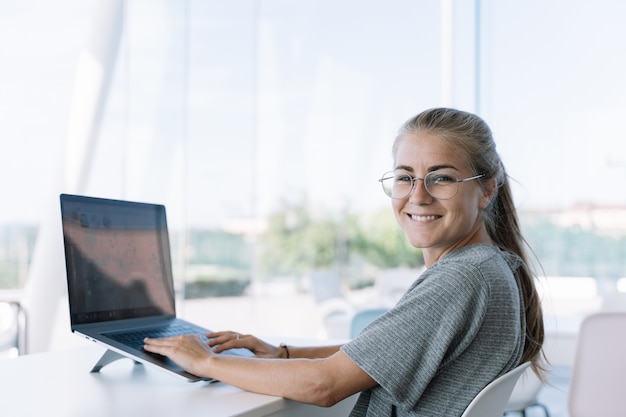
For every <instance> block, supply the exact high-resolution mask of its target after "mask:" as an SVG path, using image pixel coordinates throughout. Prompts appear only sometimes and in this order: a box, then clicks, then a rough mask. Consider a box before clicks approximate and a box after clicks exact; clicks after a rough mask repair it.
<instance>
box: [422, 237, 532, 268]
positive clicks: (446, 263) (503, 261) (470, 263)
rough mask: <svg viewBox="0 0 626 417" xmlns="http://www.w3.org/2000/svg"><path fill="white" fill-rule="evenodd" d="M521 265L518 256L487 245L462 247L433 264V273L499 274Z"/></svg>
mask: <svg viewBox="0 0 626 417" xmlns="http://www.w3.org/2000/svg"><path fill="white" fill-rule="evenodd" d="M521 263H522V260H521V259H520V257H519V256H517V255H515V254H513V253H510V252H507V251H504V250H502V249H500V248H498V247H497V246H494V245H487V244H476V245H469V246H464V247H462V248H460V249H457V250H455V251H453V252H450V253H449V254H447V255H446V256H445V257H443V258H442V259H441V260H440V261H439V262H437V263H436V264H434V265H433V266H432V267H431V269H432V271H433V272H435V271H437V272H444V271H446V270H456V271H458V272H461V271H466V272H468V271H474V272H478V271H480V272H482V273H489V272H496V273H498V274H501V273H502V271H503V270H505V271H511V272H512V271H514V270H515V269H517V268H518V267H519V266H520V265H521Z"/></svg>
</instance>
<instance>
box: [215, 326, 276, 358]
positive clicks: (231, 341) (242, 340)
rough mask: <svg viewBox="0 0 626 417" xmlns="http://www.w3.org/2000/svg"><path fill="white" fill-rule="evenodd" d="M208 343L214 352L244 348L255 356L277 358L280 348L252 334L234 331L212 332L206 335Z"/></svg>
mask: <svg viewBox="0 0 626 417" xmlns="http://www.w3.org/2000/svg"><path fill="white" fill-rule="evenodd" d="M206 337H207V338H208V339H209V343H208V345H209V346H210V347H212V348H213V351H214V352H215V353H220V352H223V351H225V350H228V349H233V348H245V349H248V350H249V351H251V352H252V353H254V356H256V357H257V358H279V357H280V353H281V349H280V348H278V347H276V346H273V345H270V344H269V343H266V342H264V341H262V340H261V339H258V338H256V337H254V336H252V335H249V334H247V335H243V334H240V333H236V332H230V331H226V332H214V333H209V334H207V335H206Z"/></svg>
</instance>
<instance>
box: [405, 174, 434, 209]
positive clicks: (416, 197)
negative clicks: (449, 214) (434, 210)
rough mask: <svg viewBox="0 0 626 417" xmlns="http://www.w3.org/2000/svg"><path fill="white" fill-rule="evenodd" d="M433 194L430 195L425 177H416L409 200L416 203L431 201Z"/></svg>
mask: <svg viewBox="0 0 626 417" xmlns="http://www.w3.org/2000/svg"><path fill="white" fill-rule="evenodd" d="M432 198H433V196H431V195H430V193H429V192H428V190H427V189H426V185H425V184H424V180H423V179H419V178H415V179H414V180H413V188H412V189H411V192H410V193H409V201H410V202H412V203H414V204H423V203H429V202H431V201H432Z"/></svg>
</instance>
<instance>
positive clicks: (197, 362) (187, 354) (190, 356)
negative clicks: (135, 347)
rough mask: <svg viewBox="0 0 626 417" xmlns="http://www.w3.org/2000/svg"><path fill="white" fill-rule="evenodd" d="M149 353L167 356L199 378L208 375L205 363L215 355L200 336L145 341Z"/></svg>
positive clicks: (147, 339) (148, 339)
mask: <svg viewBox="0 0 626 417" xmlns="http://www.w3.org/2000/svg"><path fill="white" fill-rule="evenodd" d="M144 343H145V345H144V349H145V350H146V351H147V352H152V353H158V354H159V355H163V356H167V357H168V358H170V359H171V360H173V361H174V362H176V363H177V364H178V365H179V366H180V367H181V368H183V369H184V370H185V371H187V372H190V373H192V374H194V375H197V376H210V375H207V374H206V367H205V362H206V361H207V360H210V358H211V356H213V355H215V354H214V353H213V352H212V351H211V348H209V347H208V346H207V345H206V343H204V342H202V340H201V339H200V336H199V335H181V336H174V337H166V338H163V339H150V338H145V339H144Z"/></svg>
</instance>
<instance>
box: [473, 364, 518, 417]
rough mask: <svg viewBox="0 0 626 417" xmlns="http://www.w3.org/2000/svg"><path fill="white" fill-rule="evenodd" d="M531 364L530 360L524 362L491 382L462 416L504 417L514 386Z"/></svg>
mask: <svg viewBox="0 0 626 417" xmlns="http://www.w3.org/2000/svg"><path fill="white" fill-rule="evenodd" d="M529 366H530V362H524V363H523V364H521V365H519V366H518V367H516V368H515V369H512V370H511V371H509V372H507V373H506V374H504V375H502V376H500V377H498V378H497V379H495V380H494V381H492V382H491V383H489V385H487V386H486V387H485V388H483V389H482V390H481V391H480V392H479V393H478V395H477V396H476V397H474V399H473V400H472V402H471V403H470V405H468V406H467V408H466V409H465V411H464V412H463V415H462V416H461V417H502V415H503V414H504V409H505V407H506V404H507V402H508V401H509V397H510V396H511V392H512V391H513V387H515V384H516V383H517V380H518V379H519V377H520V376H521V375H522V374H523V373H524V371H525V370H526V368H528V367H529Z"/></svg>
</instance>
